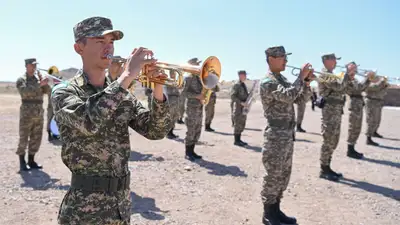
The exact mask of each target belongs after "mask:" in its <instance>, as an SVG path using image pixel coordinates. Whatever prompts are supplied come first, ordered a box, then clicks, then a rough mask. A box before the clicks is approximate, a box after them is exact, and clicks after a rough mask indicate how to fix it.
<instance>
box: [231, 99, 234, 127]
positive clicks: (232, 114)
mask: <svg viewBox="0 0 400 225" xmlns="http://www.w3.org/2000/svg"><path fill="white" fill-rule="evenodd" d="M233 104H234V102H232V101H231V120H232V124H234V121H233V117H234V113H233Z"/></svg>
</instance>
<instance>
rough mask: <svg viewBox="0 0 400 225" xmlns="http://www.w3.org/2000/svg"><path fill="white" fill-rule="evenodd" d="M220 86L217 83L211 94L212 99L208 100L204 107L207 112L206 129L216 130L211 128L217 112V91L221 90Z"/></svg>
mask: <svg viewBox="0 0 400 225" xmlns="http://www.w3.org/2000/svg"><path fill="white" fill-rule="evenodd" d="M219 91H220V88H219V86H218V84H217V86H215V88H213V89H212V93H211V96H210V100H209V101H208V104H207V105H206V106H205V107H204V108H205V112H206V118H205V131H209V132H214V131H215V130H214V129H212V128H211V122H212V120H213V119H214V113H215V104H216V103H217V94H216V92H219Z"/></svg>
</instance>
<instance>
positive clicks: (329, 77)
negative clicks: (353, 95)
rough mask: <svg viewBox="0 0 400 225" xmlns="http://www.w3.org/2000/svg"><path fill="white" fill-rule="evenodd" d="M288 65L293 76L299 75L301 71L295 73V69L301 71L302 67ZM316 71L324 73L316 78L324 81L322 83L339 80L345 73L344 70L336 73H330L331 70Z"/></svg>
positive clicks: (320, 73)
mask: <svg viewBox="0 0 400 225" xmlns="http://www.w3.org/2000/svg"><path fill="white" fill-rule="evenodd" d="M286 67H289V68H292V75H293V76H299V73H295V71H296V70H299V71H301V68H300V67H295V66H289V65H286ZM310 69H312V68H310ZM314 73H316V74H319V75H322V76H319V77H316V79H315V80H316V81H318V82H322V83H324V82H331V81H338V80H341V79H343V77H344V73H343V72H342V73H340V74H334V73H329V72H318V71H314Z"/></svg>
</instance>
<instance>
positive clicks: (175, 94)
mask: <svg viewBox="0 0 400 225" xmlns="http://www.w3.org/2000/svg"><path fill="white" fill-rule="evenodd" d="M165 89H166V93H167V96H168V102H169V110H170V114H171V121H172V127H173V128H175V123H176V121H177V120H178V119H179V116H180V114H179V95H180V93H179V89H178V88H177V87H171V86H165Z"/></svg>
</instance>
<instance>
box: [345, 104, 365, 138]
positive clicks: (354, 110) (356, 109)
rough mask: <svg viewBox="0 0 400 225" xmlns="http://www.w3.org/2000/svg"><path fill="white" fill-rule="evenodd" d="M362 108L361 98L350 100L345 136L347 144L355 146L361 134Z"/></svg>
mask: <svg viewBox="0 0 400 225" xmlns="http://www.w3.org/2000/svg"><path fill="white" fill-rule="evenodd" d="M363 106H364V102H363V99H362V98H357V99H355V98H354V97H353V98H350V108H349V111H350V114H349V131H348V136H347V143H348V144H349V145H355V144H356V143H357V140H358V137H359V136H360V133H361V127H362V120H363Z"/></svg>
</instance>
